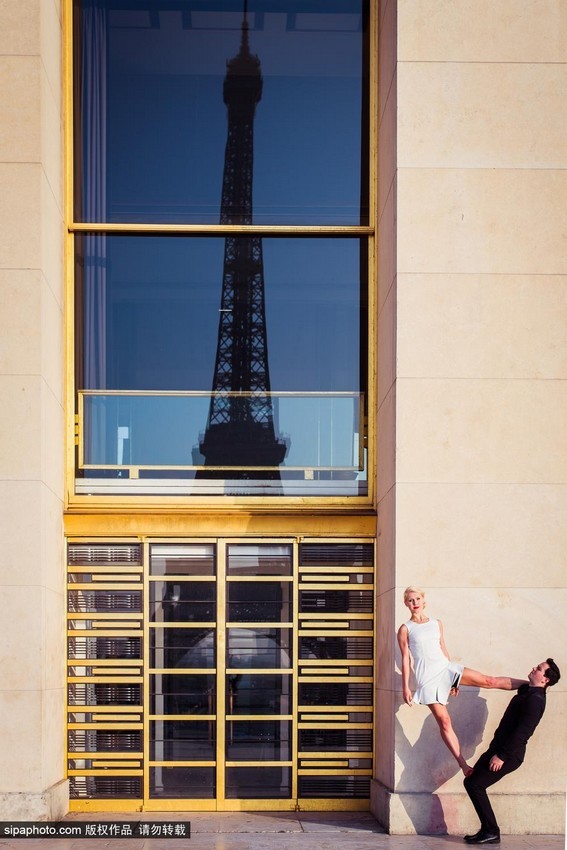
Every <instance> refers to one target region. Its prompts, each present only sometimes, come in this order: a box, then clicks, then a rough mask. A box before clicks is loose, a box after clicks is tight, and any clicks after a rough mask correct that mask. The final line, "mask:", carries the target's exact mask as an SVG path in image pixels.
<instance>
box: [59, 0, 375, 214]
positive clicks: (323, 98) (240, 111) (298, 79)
mask: <svg viewBox="0 0 567 850" xmlns="http://www.w3.org/2000/svg"><path fill="white" fill-rule="evenodd" d="M242 7H243V4H242V2H241V0H228V2H227V0H223V2H219V1H218V0H217V1H216V2H215V0H208V2H207V3H206V4H203V3H202V2H198V0H193V2H192V0H185V2H183V3H179V0H160V2H159V4H156V3H155V0H129V2H128V3H125V2H121V3H117V2H116V0H75V2H74V15H75V20H76V27H75V30H76V32H78V33H79V37H78V38H76V40H75V57H74V67H75V76H76V84H75V116H76V119H75V158H76V178H75V179H76V186H75V216H76V218H77V219H78V220H79V221H94V222H97V221H109V222H132V223H134V222H151V221H154V222H173V223H175V222H199V223H217V222H218V221H219V220H220V219H221V218H223V217H224V220H227V216H228V217H229V218H230V220H240V221H247V220H250V218H252V217H253V220H254V221H255V222H257V223H262V224H266V223H267V224H347V225H357V224H359V223H360V224H365V223H366V222H367V221H368V199H367V183H368V175H367V162H368V154H367V145H366V138H367V133H368V126H367V125H368V119H367V107H366V94H367V69H366V67H365V62H364V56H365V55H366V53H367V50H366V44H367V40H368V39H367V35H368V34H367V3H366V2H363V0H308V2H305V0H290V2H288V3H286V4H285V6H283V7H282V6H281V5H280V6H276V7H274V6H273V4H269V3H266V2H265V0H249V2H248V15H247V19H246V21H245V20H244V19H243V14H242ZM227 61H228V62H229V63H230V64H229V65H228V66H227ZM227 139H228V142H227ZM252 166H253V173H252ZM235 173H239V174H240V175H241V176H242V177H243V179H242V182H241V184H238V183H237V182H236V181H234V180H233V179H232V175H234V174H235ZM235 184H236V185H235ZM229 195H230V196H231V197H232V203H230V204H229V203H228V201H227V198H228V196H229ZM234 196H236V199H234ZM221 199H223V203H222V209H221Z"/></svg>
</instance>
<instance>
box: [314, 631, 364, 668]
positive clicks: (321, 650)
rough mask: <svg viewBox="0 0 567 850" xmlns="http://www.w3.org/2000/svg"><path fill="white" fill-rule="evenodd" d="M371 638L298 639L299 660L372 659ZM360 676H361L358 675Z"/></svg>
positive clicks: (315, 637)
mask: <svg viewBox="0 0 567 850" xmlns="http://www.w3.org/2000/svg"><path fill="white" fill-rule="evenodd" d="M372 646H373V641H372V638H371V637H368V638H367V637H317V636H316V635H313V636H311V635H308V636H305V637H300V638H299V657H300V658H319V659H324V658H336V659H340V658H344V659H350V658H353V659H354V658H356V659H358V658H360V659H366V658H372ZM360 675H362V674H360Z"/></svg>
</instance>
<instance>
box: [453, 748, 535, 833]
mask: <svg viewBox="0 0 567 850" xmlns="http://www.w3.org/2000/svg"><path fill="white" fill-rule="evenodd" d="M493 755H494V752H492V751H491V750H487V752H486V753H483V754H482V755H481V757H480V758H479V760H478V761H477V763H476V764H475V766H474V770H473V772H472V773H471V775H470V776H467V777H466V778H465V781H464V783H463V784H464V786H465V790H466V792H467V794H468V795H469V797H470V798H471V802H472V804H473V806H474V807H475V811H476V813H477V815H478V817H479V819H480V826H481V828H482V829H486V830H487V831H488V832H498V833H499V832H500V829H499V827H498V823H497V822H496V816H495V814H494V811H493V809H492V806H491V805H490V800H489V799H488V794H487V793H486V789H487V788H489V787H490V786H491V785H494V784H495V783H496V782H499V780H500V779H502V777H503V776H506V775H507V774H508V773H512V771H514V770H517V769H518V768H519V767H520V765H521V763H522V762H521V761H518V759H515V758H509V759H506V761H505V762H504V764H503V765H502V767H501V768H500V770H494V771H492V770H490V769H489V767H488V765H489V764H490V759H491V758H492V756H493Z"/></svg>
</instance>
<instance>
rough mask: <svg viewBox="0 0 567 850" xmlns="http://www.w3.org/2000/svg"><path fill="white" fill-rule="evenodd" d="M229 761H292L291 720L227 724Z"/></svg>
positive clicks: (232, 722)
mask: <svg viewBox="0 0 567 850" xmlns="http://www.w3.org/2000/svg"><path fill="white" fill-rule="evenodd" d="M226 758H227V761H238V760H240V761H277V760H279V761H289V760H290V759H291V722H290V721H289V720H227V723H226Z"/></svg>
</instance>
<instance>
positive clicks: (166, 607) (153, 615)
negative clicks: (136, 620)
mask: <svg viewBox="0 0 567 850" xmlns="http://www.w3.org/2000/svg"><path fill="white" fill-rule="evenodd" d="M216 595H217V586H216V582H212V581H211V582H209V581H199V582H197V581H195V582H193V581H179V582H176V581H174V580H171V581H152V582H150V619H151V621H152V622H165V623H168V622H172V623H174V622H177V623H190V622H192V621H193V622H201V623H203V622H210V621H215V620H216V614H217V603H216Z"/></svg>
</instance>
